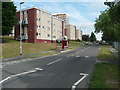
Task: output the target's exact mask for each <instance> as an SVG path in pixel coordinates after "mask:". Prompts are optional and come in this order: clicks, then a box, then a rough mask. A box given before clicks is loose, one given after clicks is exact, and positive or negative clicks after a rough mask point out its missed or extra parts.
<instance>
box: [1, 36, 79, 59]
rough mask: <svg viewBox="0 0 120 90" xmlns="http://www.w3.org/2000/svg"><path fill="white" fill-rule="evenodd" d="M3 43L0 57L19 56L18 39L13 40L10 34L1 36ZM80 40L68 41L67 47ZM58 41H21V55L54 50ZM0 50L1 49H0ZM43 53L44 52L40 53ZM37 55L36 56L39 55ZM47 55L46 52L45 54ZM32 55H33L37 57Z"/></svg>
mask: <svg viewBox="0 0 120 90" xmlns="http://www.w3.org/2000/svg"><path fill="white" fill-rule="evenodd" d="M1 38H2V40H3V43H2V44H0V45H2V58H12V57H16V56H19V46H20V43H19V41H16V40H14V37H11V36H1ZM80 43H81V42H76V41H70V42H69V47H71V46H76V45H79V44H80ZM60 45H61V44H60V43H59V44H58V43H57V44H56V43H46V44H45V43H25V42H23V43H22V46H23V55H28V54H33V53H38V52H43V51H50V50H55V49H56V46H60ZM0 50H1V49H0ZM41 55H44V54H41ZM41 55H37V56H41ZM46 55H48V53H47V54H46ZM37 56H33V57H37Z"/></svg>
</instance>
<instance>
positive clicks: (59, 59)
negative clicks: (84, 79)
mask: <svg viewBox="0 0 120 90" xmlns="http://www.w3.org/2000/svg"><path fill="white" fill-rule="evenodd" d="M61 60H62V59H61V58H60V59H58V60H56V61H53V62H50V63H48V64H47V65H51V64H53V63H56V62H58V61H61Z"/></svg>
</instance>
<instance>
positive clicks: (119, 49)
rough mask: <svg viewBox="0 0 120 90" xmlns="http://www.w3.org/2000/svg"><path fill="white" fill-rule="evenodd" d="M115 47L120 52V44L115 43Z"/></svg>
mask: <svg viewBox="0 0 120 90" xmlns="http://www.w3.org/2000/svg"><path fill="white" fill-rule="evenodd" d="M113 47H114V48H115V49H117V50H118V51H120V42H113Z"/></svg>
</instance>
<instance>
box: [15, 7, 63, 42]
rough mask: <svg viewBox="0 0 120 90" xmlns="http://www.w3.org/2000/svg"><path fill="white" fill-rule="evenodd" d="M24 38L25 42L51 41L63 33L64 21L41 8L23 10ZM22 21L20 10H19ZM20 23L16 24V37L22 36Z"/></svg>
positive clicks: (18, 13)
mask: <svg viewBox="0 0 120 90" xmlns="http://www.w3.org/2000/svg"><path fill="white" fill-rule="evenodd" d="M21 16H22V38H23V40H24V41H25V42H29V43H40V42H51V41H52V40H56V39H57V38H59V37H61V36H62V34H63V25H64V22H63V21H62V20H61V19H59V18H56V17H53V16H52V14H51V13H49V12H47V11H45V10H42V9H40V8H36V7H34V8H28V9H24V10H22V15H21ZM17 18H18V20H19V21H20V12H17ZM19 32H20V23H19V22H18V24H17V25H16V26H15V38H17V37H19V36H20V33H19Z"/></svg>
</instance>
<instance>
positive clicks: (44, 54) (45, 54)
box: [29, 52, 56, 58]
mask: <svg viewBox="0 0 120 90" xmlns="http://www.w3.org/2000/svg"><path fill="white" fill-rule="evenodd" d="M52 54H56V52H50V53H42V54H38V55H32V56H29V57H30V58H36V57H41V56H47V55H52Z"/></svg>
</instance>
